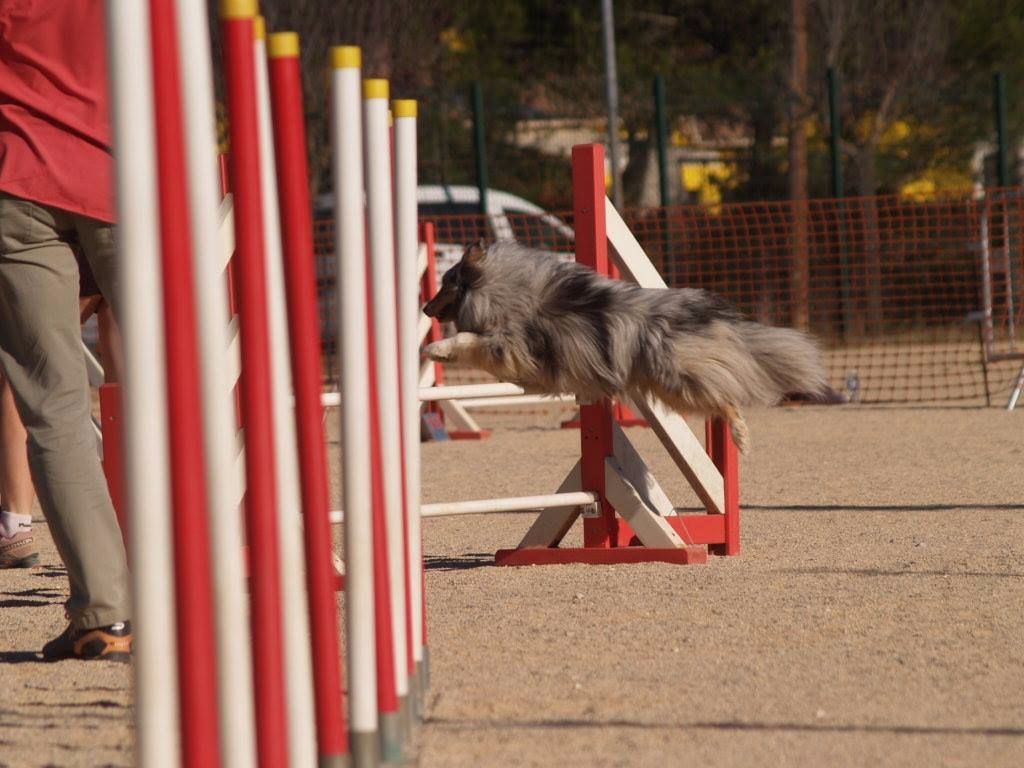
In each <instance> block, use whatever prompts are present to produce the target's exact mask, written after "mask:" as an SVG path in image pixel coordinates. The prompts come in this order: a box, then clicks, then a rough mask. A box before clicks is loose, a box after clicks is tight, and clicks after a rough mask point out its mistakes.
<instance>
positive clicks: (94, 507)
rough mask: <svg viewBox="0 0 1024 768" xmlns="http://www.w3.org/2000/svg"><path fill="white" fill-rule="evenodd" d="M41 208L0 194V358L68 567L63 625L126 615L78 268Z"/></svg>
mask: <svg viewBox="0 0 1024 768" xmlns="http://www.w3.org/2000/svg"><path fill="white" fill-rule="evenodd" d="M60 215H61V214H57V213H54V212H52V211H51V210H50V209H47V208H44V207H42V206H38V205H35V204H33V203H31V202H28V201H25V200H19V199H16V198H11V197H8V196H3V195H0V364H2V366H3V369H4V371H5V372H6V373H7V378H8V380H9V382H10V384H11V388H12V389H13V390H14V399H15V402H16V403H17V405H18V412H19V413H20V414H21V417H22V422H23V423H24V424H25V428H26V429H27V430H28V436H29V439H28V446H29V463H30V465H31V468H32V476H33V479H34V480H35V485H36V491H37V492H38V494H39V502H40V506H42V508H43V514H44V515H45V516H46V520H47V522H48V523H49V526H50V531H51V533H52V535H53V539H54V543H55V544H56V545H57V549H58V551H59V552H60V555H61V558H62V559H63V560H64V564H65V565H66V566H67V570H68V580H69V581H70V583H71V597H70V599H69V600H68V602H67V610H68V615H69V617H70V618H71V622H72V625H73V626H74V627H75V628H77V629H79V630H82V629H90V628H95V627H104V626H109V625H112V624H117V623H119V622H124V621H127V620H128V618H129V616H130V594H129V584H128V568H127V562H126V557H125V551H124V544H123V542H122V540H121V531H120V529H119V528H118V525H117V518H116V517H115V515H114V508H113V505H112V504H111V501H110V494H109V492H108V490H107V484H106V480H105V478H104V475H103V470H102V467H101V465H100V460H99V457H98V456H97V454H96V442H95V438H94V436H93V433H92V424H91V407H90V402H89V396H88V385H87V377H86V370H85V361H84V359H83V356H82V350H81V330H80V326H79V323H78V301H77V299H78V269H77V267H76V265H75V258H74V255H73V254H72V252H71V249H70V248H69V247H68V246H67V244H66V243H65V242H64V241H63V240H62V239H61V237H60V235H59V233H58V228H57V219H56V217H58V216H60Z"/></svg>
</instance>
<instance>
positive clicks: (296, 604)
mask: <svg viewBox="0 0 1024 768" xmlns="http://www.w3.org/2000/svg"><path fill="white" fill-rule="evenodd" d="M253 56H254V57H255V62H254V64H255V71H256V106H257V117H258V118H259V140H260V186H261V188H262V189H263V241H264V247H265V248H266V256H267V259H266V265H267V268H266V280H267V282H266V297H267V326H268V328H267V330H268V331H269V334H270V377H271V390H272V403H273V419H274V453H275V455H276V458H277V461H276V462H275V467H276V468H277V515H278V517H277V520H278V526H277V530H278V550H279V552H280V557H281V595H282V597H283V599H282V600H281V622H282V630H283V635H284V648H285V653H284V665H285V691H286V699H287V702H288V753H289V759H290V762H291V764H292V765H296V766H298V765H315V764H316V760H317V746H316V717H315V715H314V707H313V656H312V648H311V645H310V636H309V612H308V605H309V603H308V601H307V600H306V599H305V595H306V570H305V551H304V548H303V544H302V512H301V510H302V496H301V493H300V491H299V459H298V440H297V438H296V436H295V417H294V414H295V411H294V409H293V407H292V402H293V398H294V394H293V387H292V361H291V352H290V348H289V341H288V316H287V314H286V312H287V309H286V301H285V286H284V252H283V249H282V248H281V218H280V208H279V207H278V200H277V171H276V169H275V162H274V133H273V124H272V123H271V118H270V83H269V79H270V76H269V72H268V68H267V47H266V23H265V22H264V20H263V17H262V16H257V17H256V25H255V35H254V41H253Z"/></svg>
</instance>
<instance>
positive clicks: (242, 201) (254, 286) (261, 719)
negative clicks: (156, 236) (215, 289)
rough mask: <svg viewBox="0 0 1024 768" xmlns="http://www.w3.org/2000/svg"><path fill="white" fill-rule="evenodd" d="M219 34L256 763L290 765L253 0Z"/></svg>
mask: <svg viewBox="0 0 1024 768" xmlns="http://www.w3.org/2000/svg"><path fill="white" fill-rule="evenodd" d="M220 10H221V28H222V31H223V41H224V72H225V80H226V82H227V95H228V114H229V116H230V138H231V187H232V189H233V190H234V195H235V258H236V259H238V277H239V280H238V286H237V288H238V300H239V317H240V321H241V336H242V338H241V351H242V377H241V380H240V383H239V384H240V387H241V393H242V414H243V423H244V424H245V475H246V493H245V514H246V525H247V530H248V541H249V553H250V559H251V563H252V567H251V568H250V577H249V584H250V593H251V599H252V613H251V623H252V640H253V667H254V670H253V672H254V674H253V677H254V681H255V691H256V718H257V722H258V724H259V727H258V728H257V729H256V741H257V751H258V754H259V760H260V765H262V766H283V765H287V763H288V731H287V721H286V718H285V711H286V710H285V684H284V668H283V652H284V649H283V641H282V635H281V582H280V563H279V553H278V541H277V509H276V500H277V482H276V479H275V471H274V460H275V459H274V427H273V418H272V413H271V388H270V386H271V385H270V347H269V343H268V326H267V304H266V272H265V255H264V250H263V198H262V191H261V187H260V161H259V133H258V123H257V112H256V74H255V65H254V61H253V55H252V46H253V18H254V17H255V15H256V2H255V0H222V2H221V9H220Z"/></svg>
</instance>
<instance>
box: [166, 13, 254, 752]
mask: <svg viewBox="0 0 1024 768" xmlns="http://www.w3.org/2000/svg"><path fill="white" fill-rule="evenodd" d="M177 6H178V21H179V24H180V28H181V35H179V50H178V58H179V61H180V62H181V72H182V80H183V82H185V83H188V87H187V88H185V89H184V90H183V91H182V98H183V99H184V101H185V144H186V148H187V154H188V185H189V214H190V216H191V219H192V253H193V257H194V274H195V279H194V285H195V295H196V309H197V321H198V323H199V327H200V328H201V333H200V334H199V349H200V355H201V359H202V366H201V382H202V414H203V446H204V449H205V456H206V488H207V499H208V504H209V510H210V543H211V548H212V550H213V563H212V568H213V581H214V590H213V592H214V605H215V608H216V615H215V617H214V619H215V624H216V628H217V660H218V677H219V679H218V682H219V685H218V689H217V690H218V701H219V705H220V733H221V744H222V750H221V751H222V756H223V760H224V765H225V766H230V767H231V768H244V767H246V766H252V765H255V764H256V734H255V731H254V722H255V713H254V702H253V680H252V678H253V671H252V651H251V635H250V632H249V623H248V606H247V601H248V595H247V594H246V585H245V562H244V560H243V549H242V547H243V538H244V537H243V531H242V516H241V513H240V510H239V508H238V496H237V494H236V489H235V487H234V484H233V483H231V482H228V480H227V479H228V478H233V477H234V476H235V475H236V464H235V462H236V451H237V446H236V442H235V434H236V432H237V429H238V424H237V422H236V419H235V399H234V397H233V396H232V394H231V390H232V387H233V385H234V382H233V381H229V377H228V375H227V372H226V370H225V366H224V353H225V350H226V349H228V346H229V344H230V341H229V333H228V319H229V317H230V313H229V309H228V306H229V301H228V281H227V275H226V273H225V270H224V264H223V253H222V246H221V239H220V221H219V218H218V215H217V210H218V207H219V205H220V198H221V195H220V191H219V188H220V178H219V176H220V174H219V170H220V165H221V163H220V161H219V158H218V157H217V150H216V146H217V131H216V118H215V116H214V110H213V104H214V97H213V66H212V61H211V54H210V27H209V18H208V17H207V8H206V3H205V2H203V0H177Z"/></svg>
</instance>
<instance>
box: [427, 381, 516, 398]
mask: <svg viewBox="0 0 1024 768" xmlns="http://www.w3.org/2000/svg"><path fill="white" fill-rule="evenodd" d="M525 393H526V390H525V389H523V388H522V387H519V386H516V385H515V384H508V383H505V382H495V383H493V384H454V385H451V386H447V387H420V402H424V403H427V402H434V401H436V400H468V399H470V398H477V397H496V396H499V397H500V396H508V395H522V394H525Z"/></svg>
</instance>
